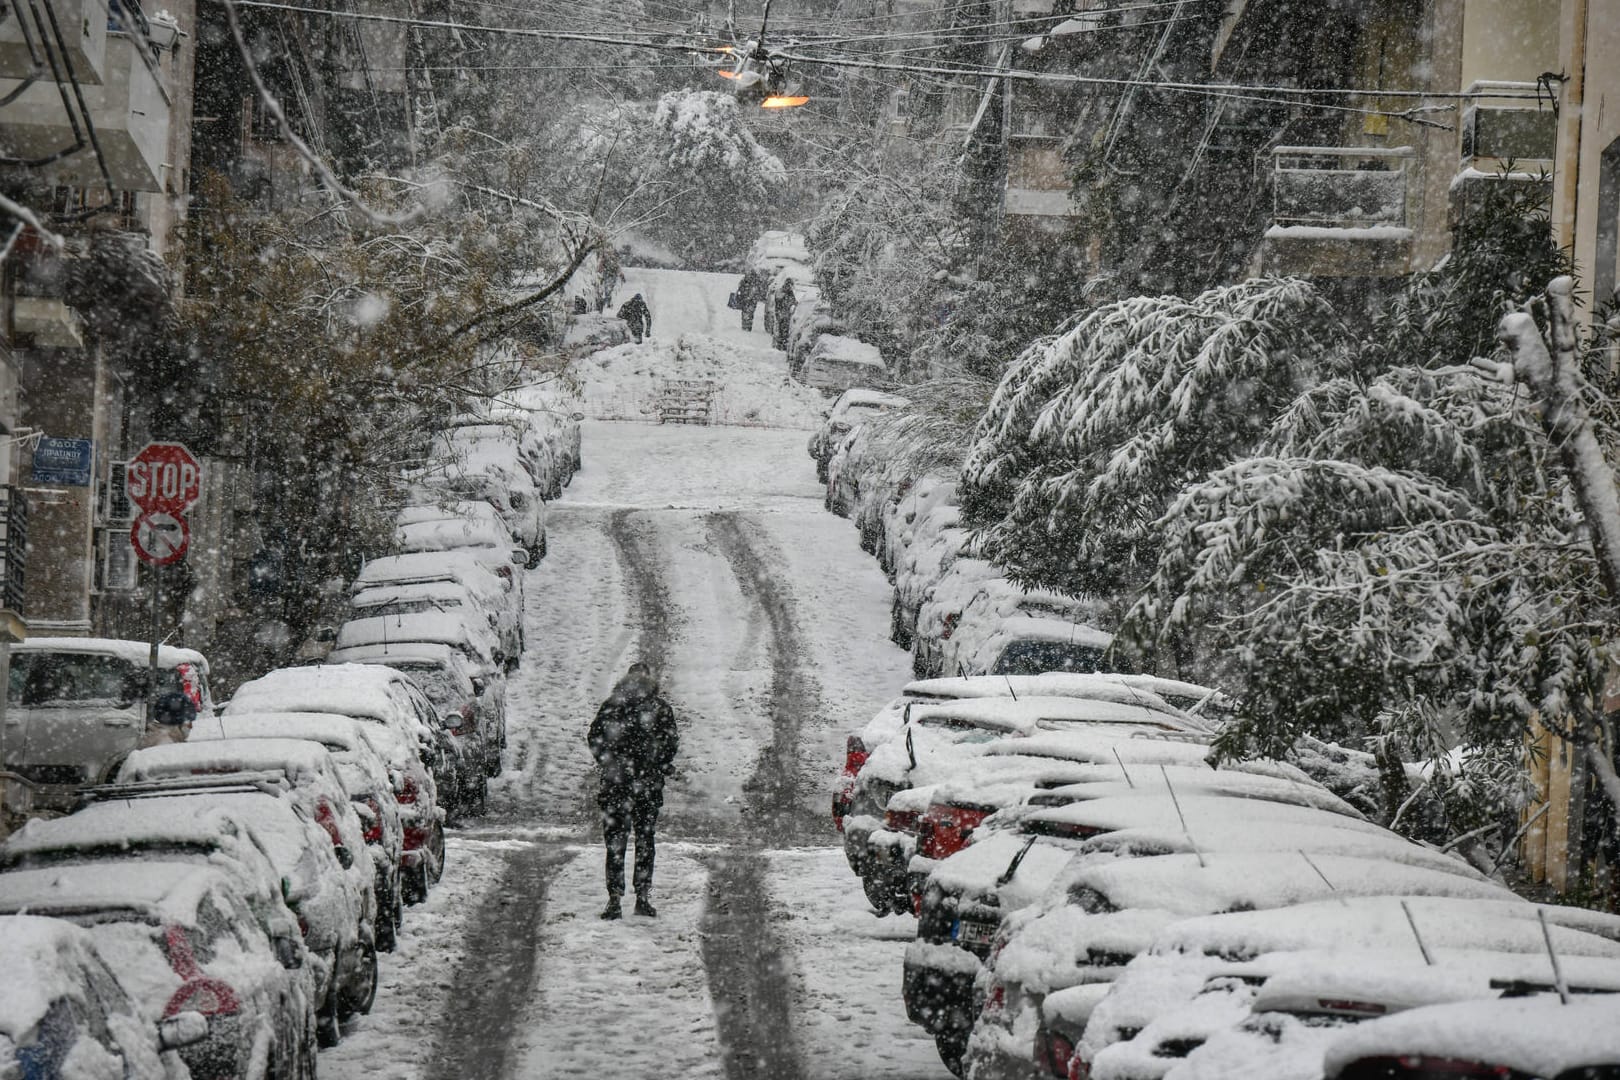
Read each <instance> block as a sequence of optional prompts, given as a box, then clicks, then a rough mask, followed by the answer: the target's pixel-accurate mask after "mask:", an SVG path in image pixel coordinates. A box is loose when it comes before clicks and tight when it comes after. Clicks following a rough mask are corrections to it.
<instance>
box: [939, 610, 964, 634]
mask: <svg viewBox="0 0 1620 1080" xmlns="http://www.w3.org/2000/svg"><path fill="white" fill-rule="evenodd" d="M961 617H962V614H961V612H957V613H956V614H954V615H947V616H945V626H944V628H943V629H942V630H940V632H939V640H941V641H949V640H951V635H952V634H954V633H955V632H956V622H957V620H958V619H960V618H961Z"/></svg>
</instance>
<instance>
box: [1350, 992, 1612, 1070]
mask: <svg viewBox="0 0 1620 1080" xmlns="http://www.w3.org/2000/svg"><path fill="white" fill-rule="evenodd" d="M1405 1055H1417V1056H1423V1057H1432V1058H1442V1059H1447V1060H1451V1061H1466V1062H1478V1063H1480V1064H1482V1065H1488V1066H1496V1067H1505V1068H1509V1069H1514V1070H1516V1071H1517V1072H1518V1073H1520V1074H1524V1075H1528V1076H1540V1077H1557V1076H1558V1074H1560V1073H1563V1072H1566V1071H1568V1070H1571V1069H1577V1068H1580V1067H1582V1066H1590V1065H1620V996H1616V995H1612V994H1597V995H1593V996H1591V997H1584V998H1575V999H1572V1000H1571V1001H1570V1002H1569V1003H1568V1004H1567V1005H1566V1004H1562V1003H1561V1002H1560V1001H1559V999H1558V997H1557V996H1543V997H1534V998H1520V999H1512V1000H1503V1001H1470V1002H1463V1003H1458V1004H1452V1005H1434V1006H1430V1007H1428V1008H1424V1009H1412V1010H1410V1011H1409V1012H1403V1013H1400V1014H1398V1015H1395V1016H1386V1017H1380V1018H1378V1019H1376V1020H1369V1021H1367V1022H1366V1023H1364V1024H1357V1025H1354V1026H1353V1027H1349V1028H1346V1029H1344V1031H1342V1032H1341V1033H1340V1034H1339V1035H1338V1036H1337V1037H1335V1038H1334V1040H1333V1041H1332V1042H1331V1043H1330V1044H1329V1045H1328V1048H1327V1053H1326V1055H1325V1057H1324V1061H1323V1067H1324V1070H1325V1073H1326V1075H1327V1076H1329V1077H1335V1076H1337V1075H1338V1074H1339V1072H1340V1071H1341V1070H1342V1069H1344V1068H1345V1066H1347V1065H1349V1064H1350V1063H1351V1062H1354V1061H1357V1060H1359V1059H1361V1058H1367V1057H1398V1056H1405Z"/></svg>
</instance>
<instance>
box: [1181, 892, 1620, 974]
mask: <svg viewBox="0 0 1620 1080" xmlns="http://www.w3.org/2000/svg"><path fill="white" fill-rule="evenodd" d="M1538 909H1539V910H1540V911H1541V913H1542V915H1543V916H1544V917H1545V918H1546V919H1547V921H1548V923H1549V924H1550V929H1551V930H1552V932H1553V934H1554V938H1553V940H1554V942H1555V943H1557V944H1559V945H1560V947H1561V946H1562V943H1563V941H1564V940H1565V938H1566V936H1568V935H1570V934H1572V933H1576V932H1579V933H1581V934H1583V935H1584V937H1583V939H1582V940H1588V941H1589V942H1596V941H1606V942H1607V945H1606V946H1602V947H1599V946H1597V945H1592V946H1591V947H1592V948H1594V949H1599V950H1600V951H1601V952H1602V953H1603V955H1609V956H1615V957H1620V942H1617V940H1616V939H1617V938H1620V917H1617V916H1613V915H1610V916H1607V919H1608V921H1609V926H1610V930H1611V933H1610V934H1608V935H1602V936H1599V934H1597V933H1593V931H1594V930H1598V929H1600V928H1601V925H1602V924H1601V923H1594V922H1592V921H1591V920H1589V919H1586V918H1583V917H1582V916H1583V915H1584V914H1587V913H1584V912H1582V911H1581V909H1578V908H1571V907H1566V906H1563V905H1538V904H1532V903H1529V902H1527V901H1524V900H1521V899H1519V898H1518V897H1514V896H1510V897H1499V898H1487V899H1469V898H1462V897H1455V898H1447V897H1430V896H1412V897H1401V896H1364V897H1345V898H1343V899H1340V900H1331V901H1330V900H1323V901H1319V902H1310V903H1302V904H1298V905H1296V906H1293V907H1289V908H1283V909H1281V910H1277V911H1235V912H1228V913H1225V914H1219V915H1203V916H1199V917H1195V918H1190V919H1183V920H1181V921H1179V922H1177V923H1174V924H1172V925H1171V926H1168V927H1166V928H1165V929H1164V930H1163V931H1162V932H1161V933H1160V934H1159V936H1158V937H1157V938H1156V939H1155V940H1154V943H1153V946H1152V947H1153V950H1154V951H1155V952H1202V953H1208V954H1211V955H1219V956H1224V957H1227V958H1229V959H1245V958H1251V957H1254V956H1257V955H1259V954H1261V953H1265V952H1274V951H1278V950H1285V949H1305V948H1312V947H1317V946H1320V945H1322V944H1323V943H1324V942H1330V943H1332V944H1334V945H1336V946H1338V947H1341V948H1379V947H1383V946H1387V945H1390V944H1405V943H1410V942H1413V940H1414V938H1413V933H1414V930H1413V928H1414V926H1415V927H1416V932H1417V933H1420V934H1422V935H1423V938H1424V940H1425V941H1428V942H1431V943H1433V944H1435V945H1456V946H1461V945H1467V946H1469V947H1472V948H1478V949H1490V950H1493V951H1495V952H1535V951H1537V950H1540V949H1543V948H1545V943H1544V940H1543V938H1542V933H1541V923H1540V921H1539V920H1538V917H1537V911H1538Z"/></svg>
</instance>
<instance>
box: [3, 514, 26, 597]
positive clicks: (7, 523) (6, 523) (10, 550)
mask: <svg viewBox="0 0 1620 1080" xmlns="http://www.w3.org/2000/svg"><path fill="white" fill-rule="evenodd" d="M27 567H28V500H27V499H26V498H25V497H24V496H23V493H22V490H21V489H20V488H18V487H16V486H15V485H13V484H7V485H5V486H3V487H0V607H3V608H5V609H6V610H7V611H14V612H16V613H18V614H21V613H22V610H23V580H24V572H25V571H26V570H27Z"/></svg>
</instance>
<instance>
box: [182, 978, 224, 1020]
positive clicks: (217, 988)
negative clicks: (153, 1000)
mask: <svg viewBox="0 0 1620 1080" xmlns="http://www.w3.org/2000/svg"><path fill="white" fill-rule="evenodd" d="M241 1008H242V1003H241V1002H240V1001H239V1000H237V997H236V991H235V990H232V989H231V987H230V984H228V983H224V982H221V981H220V980H218V979H209V978H201V979H192V980H191V981H189V982H187V983H186V984H185V985H184V986H182V987H180V989H178V990H176V991H175V992H174V995H173V996H172V997H170V998H169V1003H168V1004H167V1005H165V1006H163V1015H164V1016H174V1015H175V1014H176V1013H182V1012H200V1013H202V1014H203V1015H204V1016H230V1015H232V1014H234V1013H236V1012H238V1011H240V1010H241Z"/></svg>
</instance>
